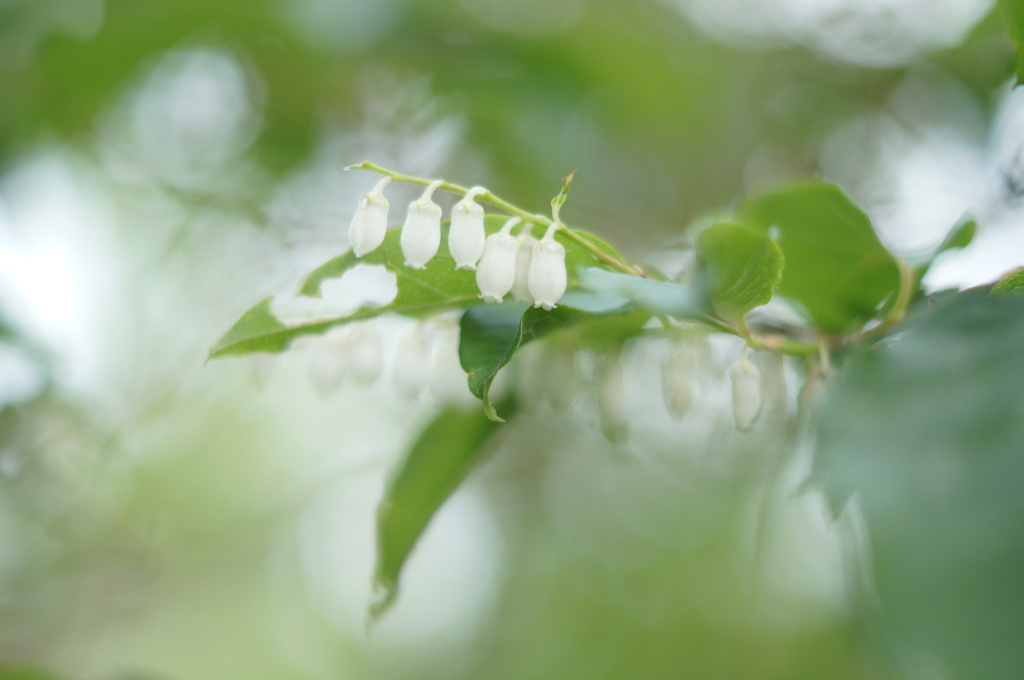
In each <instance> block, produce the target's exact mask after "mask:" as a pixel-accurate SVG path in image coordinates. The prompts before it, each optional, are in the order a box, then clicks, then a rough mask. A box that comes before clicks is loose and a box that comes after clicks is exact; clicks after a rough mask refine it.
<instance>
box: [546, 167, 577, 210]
mask: <svg viewBox="0 0 1024 680" xmlns="http://www.w3.org/2000/svg"><path fill="white" fill-rule="evenodd" d="M575 176H576V171H575V170H573V171H572V172H570V173H569V174H568V175H566V176H565V177H563V178H562V190H561V191H560V192H558V195H557V196H555V197H554V198H553V199H551V212H552V214H553V215H554V216H555V219H556V220H557V219H558V213H559V212H561V210H562V206H563V205H564V204H565V199H567V198H569V190H570V189H572V178H573V177H575Z"/></svg>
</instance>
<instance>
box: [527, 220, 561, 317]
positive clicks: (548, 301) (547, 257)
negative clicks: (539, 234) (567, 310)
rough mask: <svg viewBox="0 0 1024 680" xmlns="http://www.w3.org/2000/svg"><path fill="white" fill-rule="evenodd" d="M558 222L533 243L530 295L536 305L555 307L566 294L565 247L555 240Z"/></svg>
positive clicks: (545, 307) (548, 307) (547, 307)
mask: <svg viewBox="0 0 1024 680" xmlns="http://www.w3.org/2000/svg"><path fill="white" fill-rule="evenodd" d="M557 229H558V225H557V224H552V225H551V226H550V227H548V231H547V233H546V234H544V238H542V239H541V240H540V241H537V242H536V243H534V244H533V253H532V255H531V258H530V278H529V287H530V295H532V296H533V300H534V304H533V306H534V307H543V308H544V309H549V310H550V309H554V308H555V306H556V305H555V303H556V302H558V300H559V299H561V297H562V295H564V294H565V286H566V273H565V248H563V247H562V244H561V243H559V242H558V241H556V240H555V231H556V230H557Z"/></svg>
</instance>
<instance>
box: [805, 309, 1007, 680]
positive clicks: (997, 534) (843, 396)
mask: <svg viewBox="0 0 1024 680" xmlns="http://www.w3.org/2000/svg"><path fill="white" fill-rule="evenodd" d="M1021 338H1024V299H1021V298H1017V297H998V296H993V295H988V294H987V292H986V291H985V290H984V289H977V290H972V291H967V292H964V293H961V294H958V295H954V296H952V297H950V298H947V299H945V300H943V301H941V302H938V303H936V304H934V305H933V306H931V307H930V308H929V309H928V310H927V311H924V312H922V313H920V314H918V315H916V316H914V317H912V318H911V319H909V320H908V321H907V322H905V324H904V328H903V331H902V332H901V333H900V335H899V336H898V337H897V338H896V339H895V340H894V341H893V342H892V343H891V344H889V345H888V346H887V347H885V348H879V347H878V346H875V347H867V348H863V349H861V350H859V351H856V352H855V353H854V354H853V355H852V356H850V357H849V360H848V361H847V363H846V364H845V365H844V366H843V369H842V371H841V373H840V374H839V375H838V376H837V379H836V380H835V381H834V384H833V385H832V386H831V390H830V395H829V396H828V398H827V400H826V402H825V404H824V406H823V408H822V411H821V414H820V418H819V430H818V435H817V436H818V442H819V444H818V449H819V450H818V453H817V456H816V461H815V476H816V477H817V479H819V480H821V481H822V482H823V483H824V484H825V489H826V491H827V492H828V494H829V495H830V496H831V498H832V500H833V502H834V503H836V504H840V503H842V502H844V501H845V500H846V499H847V498H849V497H850V496H851V495H853V494H856V496H857V498H858V505H859V507H860V512H862V513H863V519H864V521H865V522H866V524H867V532H866V533H867V535H868V536H870V540H871V546H870V549H871V560H870V562H871V564H872V569H873V574H872V576H873V579H872V580H873V582H874V585H875V588H876V590H877V597H878V599H879V600H880V605H881V606H879V607H860V608H857V611H860V612H862V613H863V614H864V615H865V616H868V617H871V618H872V619H873V620H872V621H870V622H868V623H869V624H870V625H869V626H867V627H869V628H870V629H871V630H874V631H878V632H879V633H880V634H883V635H886V636H888V637H889V639H888V640H885V642H886V643H887V644H886V646H887V647H889V648H897V649H898V648H899V647H901V646H903V647H909V648H910V650H909V651H911V652H912V654H913V655H914V656H915V657H916V658H919V659H920V658H932V659H935V667H936V668H943V669H944V670H943V673H944V674H945V675H947V676H948V677H951V678H952V677H955V678H1010V677H1016V676H1017V675H1019V674H1020V669H1021V668H1022V667H1024V647H1022V646H1021V644H1020V631H1021V630H1024V609H1022V608H1021V607H1020V594H1021V585H1020V575H1021V573H1024V533H1022V532H1021V531H1020V518H1021V517H1024V494H1022V493H1021V489H1022V488H1024V455H1022V452H1024V409H1022V406H1021V403H1022V400H1021V394H1022V392H1021V380H1020V377H1021V376H1022V375H1024V343H1022V342H1021Z"/></svg>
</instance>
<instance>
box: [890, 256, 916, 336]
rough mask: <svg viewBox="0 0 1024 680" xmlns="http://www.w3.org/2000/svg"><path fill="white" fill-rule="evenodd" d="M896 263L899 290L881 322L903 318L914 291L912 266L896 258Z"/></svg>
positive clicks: (894, 321) (891, 322)
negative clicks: (898, 272)
mask: <svg viewBox="0 0 1024 680" xmlns="http://www.w3.org/2000/svg"><path fill="white" fill-rule="evenodd" d="M896 265H897V266H898V267H899V270H900V290H899V292H898V293H897V294H896V301H895V302H894V303H893V305H892V309H890V310H889V313H888V314H886V315H885V321H884V322H883V323H885V324H886V325H890V324H893V323H896V322H897V321H899V320H900V319H902V318H903V316H904V315H905V314H906V313H907V307H908V306H909V305H910V298H911V297H912V296H913V293H914V268H913V267H911V266H910V265H909V264H907V263H906V262H904V261H903V260H897V261H896Z"/></svg>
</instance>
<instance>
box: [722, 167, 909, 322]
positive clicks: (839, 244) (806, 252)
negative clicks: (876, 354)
mask: <svg viewBox="0 0 1024 680" xmlns="http://www.w3.org/2000/svg"><path fill="white" fill-rule="evenodd" d="M740 216H741V218H742V221H743V223H744V224H746V225H747V226H750V227H753V228H756V229H757V230H759V231H760V232H761V233H763V234H769V232H771V231H772V230H777V232H778V243H779V246H780V248H781V249H782V254H783V255H784V257H785V262H786V268H785V271H784V272H783V274H782V281H781V282H780V283H779V288H778V290H779V292H780V293H781V294H782V295H785V296H786V297H788V298H790V299H791V300H794V301H796V302H798V303H800V304H801V305H803V307H804V309H806V311H807V313H808V315H809V316H810V318H811V319H812V320H813V321H814V323H815V324H816V325H817V326H818V327H819V328H820V329H821V330H824V331H827V332H834V333H847V332H850V331H853V330H856V329H858V328H860V327H861V326H863V325H864V323H865V322H867V321H868V320H870V319H872V318H873V317H875V316H877V314H878V309H879V307H880V306H881V305H882V303H883V302H885V301H886V300H891V299H892V298H894V296H895V294H896V291H897V290H898V289H899V285H900V274H899V268H898V266H897V264H896V260H895V259H894V258H893V256H892V255H891V254H890V253H889V251H887V250H886V249H885V247H884V246H882V243H881V242H880V241H879V240H878V236H877V235H876V234H875V231H874V229H873V228H872V226H871V221H870V220H869V219H868V216H867V215H866V214H864V212H863V211H862V210H860V208H858V207H857V206H855V205H854V204H853V203H852V202H851V201H850V199H848V198H847V197H846V196H845V195H844V194H843V193H842V192H841V191H840V190H839V189H838V188H836V187H834V186H832V185H830V184H823V183H820V182H811V183H807V184H801V185H797V186H795V187H791V188H787V189H783V190H780V191H776V192H773V193H768V194H764V195H761V196H758V197H755V198H752V199H750V200H748V201H747V202H746V203H745V204H744V205H743V206H742V207H741V209H740Z"/></svg>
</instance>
